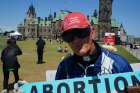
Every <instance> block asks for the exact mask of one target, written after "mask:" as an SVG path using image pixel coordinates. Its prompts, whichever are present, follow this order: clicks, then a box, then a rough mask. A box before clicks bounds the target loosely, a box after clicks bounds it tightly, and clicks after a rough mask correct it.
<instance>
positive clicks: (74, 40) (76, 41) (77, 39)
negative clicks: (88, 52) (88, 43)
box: [73, 36, 82, 44]
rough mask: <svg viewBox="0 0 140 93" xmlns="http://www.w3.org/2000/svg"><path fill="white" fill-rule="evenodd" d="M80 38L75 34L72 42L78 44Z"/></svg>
mask: <svg viewBox="0 0 140 93" xmlns="http://www.w3.org/2000/svg"><path fill="white" fill-rule="evenodd" d="M81 40H82V39H81V38H78V37H76V36H75V37H74V38H73V43H76V44H78V43H80V42H81Z"/></svg>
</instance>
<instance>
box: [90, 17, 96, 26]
mask: <svg viewBox="0 0 140 93" xmlns="http://www.w3.org/2000/svg"><path fill="white" fill-rule="evenodd" d="M89 21H90V22H91V21H93V23H94V24H96V25H97V24H98V18H96V17H94V16H91V17H89Z"/></svg>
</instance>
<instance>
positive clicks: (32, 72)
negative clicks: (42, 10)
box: [0, 39, 139, 90]
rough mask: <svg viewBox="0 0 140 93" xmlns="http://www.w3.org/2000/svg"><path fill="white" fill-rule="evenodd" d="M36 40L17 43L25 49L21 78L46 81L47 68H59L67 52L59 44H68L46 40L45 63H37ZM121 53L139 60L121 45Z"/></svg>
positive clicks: (0, 71) (11, 79) (2, 45)
mask: <svg viewBox="0 0 140 93" xmlns="http://www.w3.org/2000/svg"><path fill="white" fill-rule="evenodd" d="M1 42H2V43H1ZM4 42H5V40H4V39H0V46H1V47H0V50H1V49H2V48H3V47H4V46H5V44H4ZM35 43H36V40H26V41H18V42H17V44H18V45H19V46H20V48H21V49H22V51H23V54H22V55H21V56H19V57H18V59H19V63H20V65H21V68H20V70H19V75H20V78H21V79H23V80H26V81H28V82H39V81H45V72H46V71H47V70H53V69H57V66H58V64H59V62H60V60H61V58H62V57H63V56H64V55H66V53H58V52H56V49H57V47H58V46H62V47H64V46H66V44H58V43H56V42H55V41H53V43H52V44H51V43H50V42H48V41H46V45H45V49H44V61H45V62H46V63H44V64H36V62H37V55H36V45H35ZM117 48H118V50H119V51H118V52H117V53H119V54H121V55H123V56H124V57H126V58H127V59H128V60H129V62H130V63H131V62H139V61H138V60H137V59H136V58H135V57H133V56H132V55H131V54H129V53H128V52H127V51H126V50H125V49H124V48H122V47H121V46H117ZM0 67H1V69H0V77H1V78H0V90H2V82H3V74H2V63H1V62H0ZM9 79H10V80H9V83H12V82H14V77H13V74H12V73H10V78H9Z"/></svg>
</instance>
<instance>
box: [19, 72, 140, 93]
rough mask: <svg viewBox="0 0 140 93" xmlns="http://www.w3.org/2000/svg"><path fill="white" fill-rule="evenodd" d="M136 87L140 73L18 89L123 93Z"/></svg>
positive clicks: (35, 92) (37, 92)
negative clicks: (127, 88) (128, 88)
mask: <svg viewBox="0 0 140 93" xmlns="http://www.w3.org/2000/svg"><path fill="white" fill-rule="evenodd" d="M136 85H140V72H128V73H119V74H110V75H102V76H97V77H83V78H74V79H65V80H54V81H46V82H35V83H30V84H25V85H23V86H21V87H20V88H21V89H22V90H23V91H24V93H123V92H124V91H125V88H126V87H128V86H136Z"/></svg>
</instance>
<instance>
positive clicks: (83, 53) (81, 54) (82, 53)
mask: <svg viewBox="0 0 140 93" xmlns="http://www.w3.org/2000/svg"><path fill="white" fill-rule="evenodd" d="M76 54H77V55H78V56H85V55H86V54H87V52H78V53H76Z"/></svg>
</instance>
